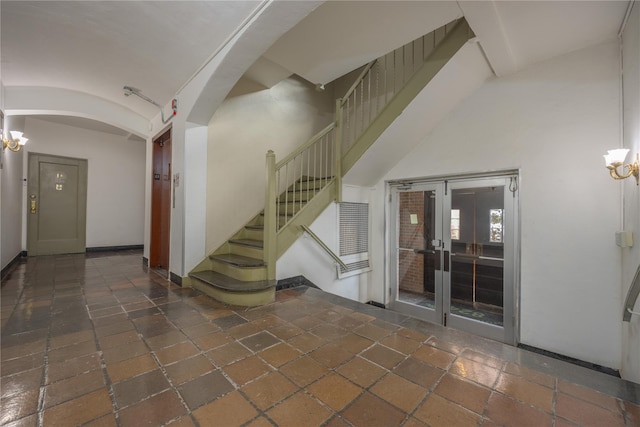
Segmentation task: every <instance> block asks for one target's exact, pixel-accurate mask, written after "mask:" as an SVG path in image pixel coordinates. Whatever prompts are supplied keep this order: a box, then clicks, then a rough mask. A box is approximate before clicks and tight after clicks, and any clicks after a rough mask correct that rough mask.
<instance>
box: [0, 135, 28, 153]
mask: <svg viewBox="0 0 640 427" xmlns="http://www.w3.org/2000/svg"><path fill="white" fill-rule="evenodd" d="M7 134H9V135H10V136H11V139H7V138H5V136H4V132H2V151H4V150H5V149H7V148H8V149H9V150H11V151H20V149H22V146H23V145H24V144H26V143H27V141H28V140H29V139H28V138H25V137H24V136H22V132H18V131H9V132H7Z"/></svg>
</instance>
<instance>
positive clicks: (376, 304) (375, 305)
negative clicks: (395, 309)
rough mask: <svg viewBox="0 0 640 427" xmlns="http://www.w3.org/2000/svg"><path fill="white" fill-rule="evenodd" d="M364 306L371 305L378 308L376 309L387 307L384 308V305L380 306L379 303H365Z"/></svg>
mask: <svg viewBox="0 0 640 427" xmlns="http://www.w3.org/2000/svg"><path fill="white" fill-rule="evenodd" d="M365 304H369V305H372V306H374V307H378V308H384V309H386V308H387V307H385V305H384V304H382V303H380V302H377V301H367V302H366V303H365Z"/></svg>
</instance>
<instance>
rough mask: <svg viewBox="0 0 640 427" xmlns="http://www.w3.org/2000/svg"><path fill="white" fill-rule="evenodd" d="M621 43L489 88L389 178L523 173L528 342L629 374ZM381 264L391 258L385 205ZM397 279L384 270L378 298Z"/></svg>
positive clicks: (380, 221)
mask: <svg viewBox="0 0 640 427" xmlns="http://www.w3.org/2000/svg"><path fill="white" fill-rule="evenodd" d="M619 75H620V69H619V45H618V43H617V42H611V43H606V44H602V45H599V46H596V47H592V48H589V49H584V50H581V51H577V52H574V53H570V54H567V55H565V56H563V57H560V58H557V59H553V60H550V61H547V62H544V63H540V64H538V65H534V66H531V67H529V68H527V69H525V70H523V71H521V72H519V73H517V74H514V75H511V76H508V77H504V78H500V79H495V80H492V81H490V82H488V83H485V84H484V85H483V86H482V87H481V88H480V89H479V90H477V91H476V92H475V93H474V94H473V95H472V96H470V97H469V98H467V99H466V100H465V101H464V102H463V103H462V104H461V105H460V106H458V107H457V108H456V109H455V110H454V111H453V113H452V114H450V115H449V116H448V117H447V118H446V119H445V120H444V121H443V122H441V123H440V124H439V125H438V126H437V127H436V128H435V130H434V131H433V132H432V133H431V134H430V135H428V136H427V137H425V138H424V140H423V141H422V143H421V144H420V145H419V146H418V147H417V148H416V149H414V150H413V151H412V152H411V153H410V154H409V155H407V156H406V157H405V158H404V159H403V160H402V161H400V162H399V163H398V164H397V165H396V166H395V167H394V168H393V169H392V170H391V171H390V172H389V173H388V174H387V175H386V176H385V178H384V180H383V181H381V182H380V183H379V184H378V185H377V190H378V192H377V195H376V199H377V203H379V204H380V205H384V196H385V185H384V181H385V180H391V179H399V178H410V177H427V176H443V175H450V174H459V173H469V172H480V171H492V170H496V171H497V170H506V169H519V170H520V173H521V175H520V176H521V181H520V209H521V213H520V220H521V287H520V292H521V312H520V315H521V331H520V332H521V342H522V343H525V344H528V345H532V346H535V347H539V348H543V349H546V350H550V351H553V352H557V353H561V354H564V355H568V356H572V357H575V358H578V359H581V360H587V361H590V362H593V363H597V364H600V365H603V366H608V367H612V368H619V367H620V356H621V354H620V348H621V326H620V306H621V298H622V297H621V291H620V286H619V281H620V262H621V254H620V249H619V248H618V247H617V246H616V245H615V242H614V232H615V231H616V230H617V229H618V228H619V227H620V214H619V206H620V204H619V200H620V184H619V183H617V182H614V181H612V180H611V178H610V177H609V176H608V173H607V171H606V169H605V168H604V167H603V166H604V165H603V161H602V154H604V153H605V151H606V149H607V148H610V147H611V146H612V145H613V146H616V145H618V144H619V143H620V138H621V135H620V116H619V112H620V89H619V87H620V78H619ZM375 215H376V216H375V217H374V218H373V221H374V224H373V229H374V230H375V231H376V234H375V235H374V236H372V248H373V250H374V253H373V256H374V259H373V262H374V265H376V266H381V265H383V263H384V257H385V251H384V250H380V249H381V248H384V247H385V246H384V245H385V239H384V229H385V228H384V227H385V226H384V221H385V217H384V215H383V210H382V209H378V210H376V211H375ZM388 286H389V282H388V278H386V277H385V276H384V274H383V270H382V269H381V268H376V269H375V270H374V274H373V277H372V286H371V289H370V297H371V299H373V300H378V301H381V300H382V299H383V298H384V295H385V291H386V289H388Z"/></svg>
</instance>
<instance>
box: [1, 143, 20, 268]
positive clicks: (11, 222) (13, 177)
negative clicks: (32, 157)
mask: <svg viewBox="0 0 640 427" xmlns="http://www.w3.org/2000/svg"><path fill="white" fill-rule="evenodd" d="M1 156H2V160H1V162H2V170H1V171H0V175H1V178H0V186H1V190H0V191H2V193H1V196H0V212H1V213H0V222H1V223H2V227H1V230H0V233H1V234H0V236H1V242H2V244H1V245H0V246H1V247H0V256H1V267H2V268H4V267H6V266H7V265H8V264H9V263H10V262H11V261H12V260H13V259H14V258H15V257H16V256H17V255H18V254H19V253H20V252H21V250H22V175H23V173H22V159H23V157H24V151H22V150H21V151H19V152H17V153H14V152H12V151H10V150H8V149H7V150H6V151H5V152H4V153H2V154H1Z"/></svg>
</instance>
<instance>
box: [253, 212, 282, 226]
mask: <svg viewBox="0 0 640 427" xmlns="http://www.w3.org/2000/svg"><path fill="white" fill-rule="evenodd" d="M286 219H287V218H286V217H284V216H281V217H279V218H278V224H279V225H280V226H283V225H285V223H286ZM258 223H259V225H264V215H260V219H259V220H258Z"/></svg>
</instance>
